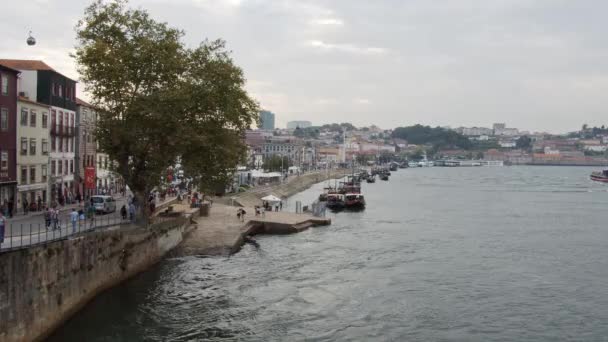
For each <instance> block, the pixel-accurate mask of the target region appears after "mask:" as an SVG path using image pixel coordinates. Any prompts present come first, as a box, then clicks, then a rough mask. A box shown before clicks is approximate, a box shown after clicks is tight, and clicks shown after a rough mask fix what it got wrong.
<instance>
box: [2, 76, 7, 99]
mask: <svg viewBox="0 0 608 342" xmlns="http://www.w3.org/2000/svg"><path fill="white" fill-rule="evenodd" d="M2 95H8V76H7V75H5V74H2Z"/></svg>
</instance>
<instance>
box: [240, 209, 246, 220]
mask: <svg viewBox="0 0 608 342" xmlns="http://www.w3.org/2000/svg"><path fill="white" fill-rule="evenodd" d="M245 214H247V212H246V211H245V209H241V222H245Z"/></svg>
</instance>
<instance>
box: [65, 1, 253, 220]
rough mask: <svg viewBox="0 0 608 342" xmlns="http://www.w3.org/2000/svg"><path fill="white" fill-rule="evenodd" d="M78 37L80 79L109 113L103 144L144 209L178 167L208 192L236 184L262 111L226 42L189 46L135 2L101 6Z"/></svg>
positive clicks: (100, 133) (100, 132)
mask: <svg viewBox="0 0 608 342" xmlns="http://www.w3.org/2000/svg"><path fill="white" fill-rule="evenodd" d="M76 32H77V38H78V45H77V47H76V53H75V54H74V57H75V59H76V62H77V65H78V71H79V73H80V75H81V81H83V82H84V84H85V87H86V90H87V92H88V93H89V94H90V95H91V97H92V100H93V102H94V103H95V105H96V106H97V107H98V108H99V110H100V116H99V120H98V122H97V132H96V137H97V141H98V142H99V147H100V149H102V150H103V151H104V152H106V153H108V154H109V156H110V158H112V159H113V160H115V161H116V162H117V164H118V166H117V170H116V171H117V172H118V173H119V174H120V175H121V176H122V177H123V178H124V179H125V181H126V183H127V184H128V185H129V187H130V188H131V190H132V191H133V192H134V194H135V196H136V197H137V199H138V201H139V203H147V202H146V196H147V194H148V193H149V192H150V191H151V190H152V189H153V188H154V187H156V186H158V185H160V184H161V183H162V180H163V179H164V178H165V177H164V176H165V174H166V171H167V169H168V168H170V167H172V166H174V165H175V164H177V163H179V164H181V165H182V168H183V170H184V173H185V176H186V177H191V178H192V179H194V181H195V184H197V185H198V186H199V188H201V189H203V190H205V189H212V188H213V187H214V186H216V185H217V184H218V183H220V184H221V183H223V182H225V181H226V180H227V179H228V178H229V177H230V174H231V171H232V170H233V169H234V168H235V167H236V165H237V164H238V163H239V162H241V161H242V159H243V152H244V149H245V147H244V145H243V143H242V138H241V137H242V135H243V133H244V130H245V129H247V128H249V127H250V125H251V124H252V123H254V122H255V121H256V120H257V115H258V114H257V113H258V111H259V107H258V104H257V103H256V101H254V100H253V99H252V98H251V97H249V95H248V94H247V92H246V91H245V90H244V84H245V78H244V76H243V72H242V70H241V69H240V68H239V67H237V66H236V65H235V64H234V62H233V61H232V59H231V57H230V55H229V53H228V51H226V49H225V44H224V42H223V41H221V40H217V41H213V42H209V41H204V42H202V43H201V44H200V45H199V46H198V47H195V48H188V47H186V46H184V44H183V43H182V41H181V38H182V36H183V32H182V31H181V30H179V29H176V28H173V27H170V26H169V25H168V24H166V23H161V22H157V21H155V20H154V19H152V18H151V17H150V16H149V14H148V13H147V12H146V11H145V10H141V9H137V10H134V9H130V8H128V4H127V1H126V0H115V1H102V0H99V1H97V2H95V3H93V4H92V5H91V6H89V7H88V8H87V9H86V10H85V14H84V18H83V19H82V20H80V21H79V23H78V25H77V28H76ZM141 207H143V208H144V210H142V211H141V215H142V216H143V217H144V218H147V216H148V215H149V213H148V209H147V207H148V206H147V205H143V206H141Z"/></svg>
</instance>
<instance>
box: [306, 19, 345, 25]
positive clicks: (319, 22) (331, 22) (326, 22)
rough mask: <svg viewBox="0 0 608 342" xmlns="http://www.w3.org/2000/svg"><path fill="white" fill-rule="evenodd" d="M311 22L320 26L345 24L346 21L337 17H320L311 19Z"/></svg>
mask: <svg viewBox="0 0 608 342" xmlns="http://www.w3.org/2000/svg"><path fill="white" fill-rule="evenodd" d="M310 24H311V25H319V26H343V25H344V21H342V20H340V19H337V18H319V19H313V20H311V21H310Z"/></svg>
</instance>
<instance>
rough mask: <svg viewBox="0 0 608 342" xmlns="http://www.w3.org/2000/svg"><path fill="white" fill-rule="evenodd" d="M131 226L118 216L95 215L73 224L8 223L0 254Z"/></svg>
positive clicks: (58, 222)
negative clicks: (108, 229)
mask: <svg viewBox="0 0 608 342" xmlns="http://www.w3.org/2000/svg"><path fill="white" fill-rule="evenodd" d="M128 224H131V222H130V221H129V220H123V219H122V217H120V216H109V215H106V216H101V215H99V216H98V215H96V216H94V217H92V218H90V219H85V220H78V221H76V222H75V224H73V223H72V222H71V220H70V219H69V218H62V219H61V220H58V221H57V222H51V224H50V225H49V226H47V225H46V224H45V223H44V222H42V223H10V224H8V226H7V227H5V233H4V242H2V243H0V252H6V251H10V250H16V249H22V248H28V247H32V246H37V245H44V244H48V243H51V242H54V241H58V240H63V239H67V238H69V237H73V236H75V235H78V234H83V233H87V232H92V231H95V230H100V229H105V228H109V227H114V226H120V225H128Z"/></svg>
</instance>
